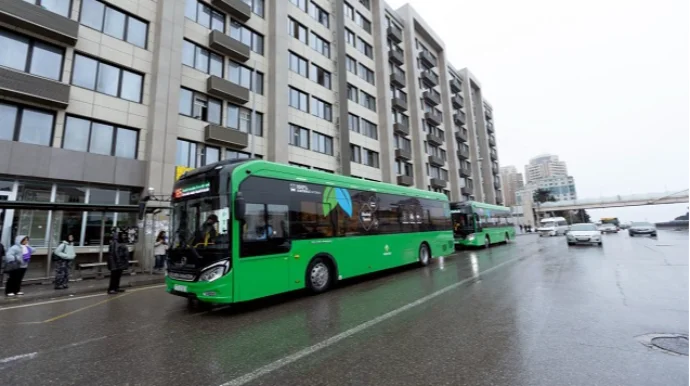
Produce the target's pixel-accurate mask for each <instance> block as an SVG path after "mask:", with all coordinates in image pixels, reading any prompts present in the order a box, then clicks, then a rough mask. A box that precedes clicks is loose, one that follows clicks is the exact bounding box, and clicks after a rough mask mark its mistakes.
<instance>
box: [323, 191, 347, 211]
mask: <svg viewBox="0 0 690 386" xmlns="http://www.w3.org/2000/svg"><path fill="white" fill-rule="evenodd" d="M338 205H340V208H341V209H342V210H343V212H345V213H347V215H348V216H350V217H352V198H351V197H350V192H348V191H347V189H344V188H333V187H330V186H329V187H327V188H326V190H324V191H323V215H324V217H325V216H328V214H329V213H331V211H332V210H333V209H335V208H336V207H337V206H338Z"/></svg>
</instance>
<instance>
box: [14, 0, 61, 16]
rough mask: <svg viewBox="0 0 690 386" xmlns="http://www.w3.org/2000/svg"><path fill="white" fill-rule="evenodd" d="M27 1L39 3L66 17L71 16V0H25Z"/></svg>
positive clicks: (44, 7)
mask: <svg viewBox="0 0 690 386" xmlns="http://www.w3.org/2000/svg"><path fill="white" fill-rule="evenodd" d="M24 1H26V2H27V3H31V4H34V5H37V6H39V7H41V8H43V9H47V10H48V11H50V12H53V13H57V14H58V15H62V16H64V17H66V18H69V17H70V11H71V10H72V2H71V1H70V0H24Z"/></svg>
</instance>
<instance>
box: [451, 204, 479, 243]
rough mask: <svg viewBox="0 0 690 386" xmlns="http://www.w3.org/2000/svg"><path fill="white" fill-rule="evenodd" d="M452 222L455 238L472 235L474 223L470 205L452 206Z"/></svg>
mask: <svg viewBox="0 0 690 386" xmlns="http://www.w3.org/2000/svg"><path fill="white" fill-rule="evenodd" d="M450 213H451V219H452V220H453V233H454V234H455V235H456V236H463V237H464V236H467V235H469V234H471V233H474V231H475V230H474V221H472V217H473V216H472V207H471V206H470V205H453V206H452V208H451V211H450Z"/></svg>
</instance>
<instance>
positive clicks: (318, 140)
mask: <svg viewBox="0 0 690 386" xmlns="http://www.w3.org/2000/svg"><path fill="white" fill-rule="evenodd" d="M311 150H312V151H315V152H317V153H323V154H328V155H333V138H331V137H329V136H327V135H323V134H321V133H318V132H316V131H312V132H311Z"/></svg>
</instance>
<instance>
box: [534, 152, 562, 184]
mask: <svg viewBox="0 0 690 386" xmlns="http://www.w3.org/2000/svg"><path fill="white" fill-rule="evenodd" d="M567 175H568V167H567V165H566V164H565V161H560V160H559V159H558V156H557V155H551V154H542V155H540V156H537V157H534V158H532V159H530V160H529V164H528V165H526V166H525V178H526V179H527V183H531V182H534V181H538V180H540V179H542V178H548V177H566V176H567Z"/></svg>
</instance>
